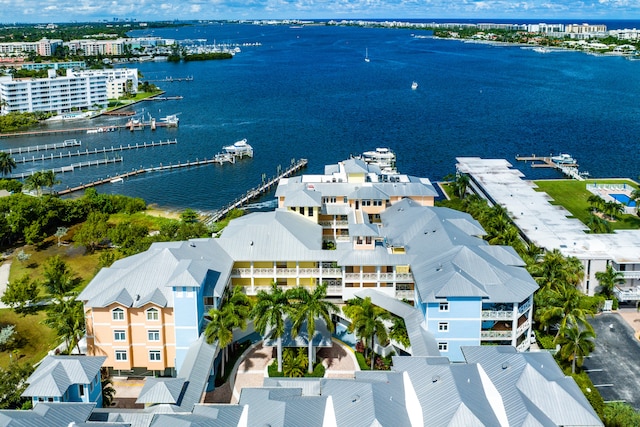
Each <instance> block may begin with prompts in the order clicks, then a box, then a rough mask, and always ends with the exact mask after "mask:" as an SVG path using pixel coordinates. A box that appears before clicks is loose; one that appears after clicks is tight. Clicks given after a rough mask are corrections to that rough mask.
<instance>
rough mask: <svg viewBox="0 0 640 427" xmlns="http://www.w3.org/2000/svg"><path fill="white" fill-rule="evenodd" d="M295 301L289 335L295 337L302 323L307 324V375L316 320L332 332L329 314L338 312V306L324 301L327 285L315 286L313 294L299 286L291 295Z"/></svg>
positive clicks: (310, 361)
mask: <svg viewBox="0 0 640 427" xmlns="http://www.w3.org/2000/svg"><path fill="white" fill-rule="evenodd" d="M291 295H292V297H293V298H294V299H295V303H294V312H293V316H292V317H293V325H292V327H291V333H292V334H293V335H294V336H296V335H298V332H299V331H300V328H301V327H302V324H303V323H305V322H306V323H307V337H308V341H309V356H308V357H309V373H311V372H313V361H314V359H315V358H314V357H313V337H314V335H315V333H316V319H322V320H324V322H325V323H326V325H327V328H328V329H329V332H333V322H332V321H331V313H332V312H335V311H338V306H336V305H335V304H334V303H332V302H329V301H325V298H326V297H327V284H326V283H323V284H321V285H319V286H317V287H316V288H315V289H314V290H313V292H309V290H308V289H307V288H305V287H302V286H299V287H297V288H295V289H294V290H293V291H292V293H291Z"/></svg>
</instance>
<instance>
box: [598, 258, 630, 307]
mask: <svg viewBox="0 0 640 427" xmlns="http://www.w3.org/2000/svg"><path fill="white" fill-rule="evenodd" d="M596 279H598V283H599V284H600V290H599V291H598V294H599V295H604V296H605V297H607V298H608V299H611V298H613V290H614V289H615V287H616V285H622V284H623V283H624V275H623V274H622V273H620V272H619V271H616V270H614V269H613V266H612V265H611V264H609V265H607V269H606V270H605V271H598V272H597V273H596Z"/></svg>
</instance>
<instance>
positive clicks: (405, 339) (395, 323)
mask: <svg viewBox="0 0 640 427" xmlns="http://www.w3.org/2000/svg"><path fill="white" fill-rule="evenodd" d="M391 322H392V325H391V328H389V338H391V339H392V340H395V341H397V342H399V343H400V344H402V345H403V346H404V347H405V348H407V347H409V346H410V345H411V341H409V334H408V332H407V325H406V324H405V323H404V319H403V318H402V317H399V316H391Z"/></svg>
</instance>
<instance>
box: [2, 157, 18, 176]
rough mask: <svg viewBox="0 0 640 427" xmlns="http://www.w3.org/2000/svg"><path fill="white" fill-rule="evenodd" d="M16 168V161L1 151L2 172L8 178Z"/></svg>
mask: <svg viewBox="0 0 640 427" xmlns="http://www.w3.org/2000/svg"><path fill="white" fill-rule="evenodd" d="M15 168H16V161H15V160H14V158H13V157H11V155H10V154H9V153H7V152H4V151H0V172H2V175H3V176H7V175H9V174H10V173H11V171H13V170H14V169H15Z"/></svg>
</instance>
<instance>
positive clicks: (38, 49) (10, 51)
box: [0, 38, 62, 56]
mask: <svg viewBox="0 0 640 427" xmlns="http://www.w3.org/2000/svg"><path fill="white" fill-rule="evenodd" d="M58 46H62V40H59V39H58V40H49V39H47V38H43V39H41V40H39V41H37V42H7V43H0V55H3V56H5V55H22V54H27V53H29V52H34V53H36V54H38V55H40V56H51V55H53V54H54V53H55V52H56V49H57V48H58Z"/></svg>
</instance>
